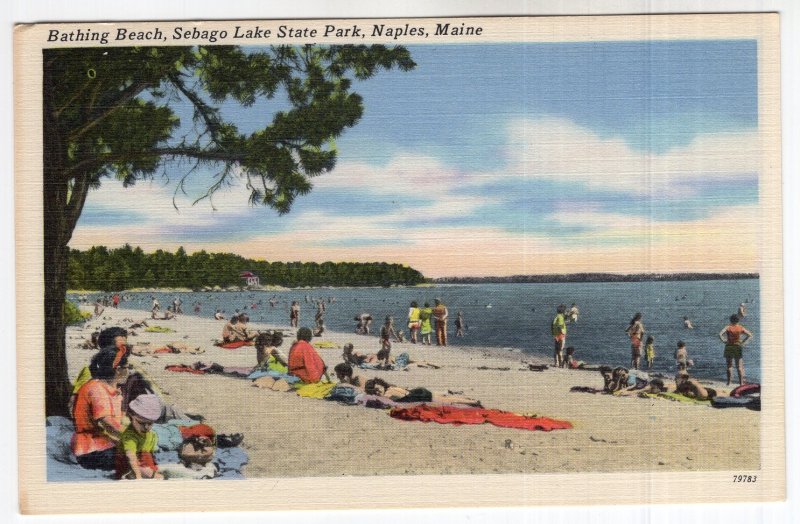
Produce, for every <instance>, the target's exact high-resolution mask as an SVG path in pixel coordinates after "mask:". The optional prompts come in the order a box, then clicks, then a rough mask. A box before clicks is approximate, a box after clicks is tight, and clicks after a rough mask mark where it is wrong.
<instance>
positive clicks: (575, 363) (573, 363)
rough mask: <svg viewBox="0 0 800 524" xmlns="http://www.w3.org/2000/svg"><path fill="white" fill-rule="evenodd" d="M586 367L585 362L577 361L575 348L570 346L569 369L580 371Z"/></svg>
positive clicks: (568, 351)
mask: <svg viewBox="0 0 800 524" xmlns="http://www.w3.org/2000/svg"><path fill="white" fill-rule="evenodd" d="M585 365H586V362H584V361H583V360H576V359H575V348H574V347H572V346H570V347H568V348H567V364H566V366H567V369H580V368H582V367H583V366H585Z"/></svg>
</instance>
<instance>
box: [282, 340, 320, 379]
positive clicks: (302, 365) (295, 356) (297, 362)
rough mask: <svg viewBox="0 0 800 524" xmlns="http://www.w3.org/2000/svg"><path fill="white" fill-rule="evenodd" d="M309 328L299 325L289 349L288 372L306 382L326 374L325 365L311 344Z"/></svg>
mask: <svg viewBox="0 0 800 524" xmlns="http://www.w3.org/2000/svg"><path fill="white" fill-rule="evenodd" d="M311 337H312V333H311V330H310V329H309V328H307V327H301V328H300V329H298V330H297V341H296V342H295V343H294V344H292V347H291V349H290V350H289V358H288V365H289V374H290V375H294V376H296V377H297V378H299V379H300V380H302V381H303V382H304V383H306V384H313V383H316V382H319V381H320V379H321V378H322V376H323V375H325V376H326V378H327V375H326V370H327V366H325V362H324V361H323V360H322V357H320V356H319V353H317V351H316V350H315V349H314V346H312V345H311V343H310V342H311Z"/></svg>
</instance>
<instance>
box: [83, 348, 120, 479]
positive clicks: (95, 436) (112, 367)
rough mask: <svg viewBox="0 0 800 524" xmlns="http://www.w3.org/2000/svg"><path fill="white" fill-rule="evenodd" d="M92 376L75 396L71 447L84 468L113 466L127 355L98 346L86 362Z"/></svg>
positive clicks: (114, 464)
mask: <svg viewBox="0 0 800 524" xmlns="http://www.w3.org/2000/svg"><path fill="white" fill-rule="evenodd" d="M89 370H90V372H91V376H92V379H91V380H89V381H88V382H87V383H86V384H84V385H83V386H81V388H80V390H78V394H77V396H76V398H75V405H74V408H73V410H72V419H73V421H74V422H75V434H74V435H73V436H72V441H71V442H70V447H71V448H72V453H73V454H74V455H75V458H76V459H77V461H78V464H79V465H80V466H81V467H83V468H86V469H100V470H105V471H112V470H114V469H115V468H116V446H117V443H118V442H119V438H120V434H121V432H122V394H121V393H120V391H119V389H118V387H119V386H121V385H122V384H124V383H125V381H126V380H127V378H128V356H127V354H123V355H122V356H118V353H117V351H114V350H108V349H107V350H100V351H99V352H98V353H97V354H95V355H94V357H92V360H91V362H90V364H89Z"/></svg>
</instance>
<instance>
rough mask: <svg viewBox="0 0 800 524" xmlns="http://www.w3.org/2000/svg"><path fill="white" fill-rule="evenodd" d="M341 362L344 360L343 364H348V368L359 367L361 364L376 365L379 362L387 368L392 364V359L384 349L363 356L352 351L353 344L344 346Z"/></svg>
mask: <svg viewBox="0 0 800 524" xmlns="http://www.w3.org/2000/svg"><path fill="white" fill-rule="evenodd" d="M390 350H391V348H390ZM342 360H344V361H345V363H347V364H350V366H360V365H361V364H378V363H379V362H383V364H384V365H386V366H388V365H391V364H393V363H394V359H393V358H392V357H391V356H389V352H388V351H386V350H384V349H381V351H378V352H377V353H370V354H369V355H364V354H362V353H358V352H356V351H353V344H349V343H348V344H345V345H344V348H343V352H342Z"/></svg>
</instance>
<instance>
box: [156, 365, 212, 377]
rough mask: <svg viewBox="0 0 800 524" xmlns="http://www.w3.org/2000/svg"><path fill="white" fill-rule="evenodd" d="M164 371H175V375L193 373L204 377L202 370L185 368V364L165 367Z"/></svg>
mask: <svg viewBox="0 0 800 524" xmlns="http://www.w3.org/2000/svg"><path fill="white" fill-rule="evenodd" d="M164 369H166V370H167V371H175V372H177V373H193V374H195V375H205V373H206V372H205V371H204V370H202V369H195V368H193V367H191V366H187V365H186V364H173V365H171V366H165V367H164Z"/></svg>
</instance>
